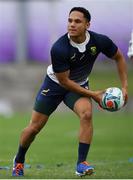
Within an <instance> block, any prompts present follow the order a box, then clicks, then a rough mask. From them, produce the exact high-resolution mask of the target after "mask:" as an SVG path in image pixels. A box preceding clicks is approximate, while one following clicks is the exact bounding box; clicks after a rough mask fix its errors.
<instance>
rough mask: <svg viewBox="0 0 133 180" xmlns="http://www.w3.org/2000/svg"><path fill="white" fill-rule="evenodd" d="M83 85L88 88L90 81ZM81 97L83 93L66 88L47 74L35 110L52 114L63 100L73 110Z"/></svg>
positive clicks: (48, 114)
mask: <svg viewBox="0 0 133 180" xmlns="http://www.w3.org/2000/svg"><path fill="white" fill-rule="evenodd" d="M81 86H82V87H84V88H87V89H88V82H86V83H85V84H84V85H81ZM81 97H83V95H81V94H77V93H74V92H71V91H68V90H66V89H65V88H63V87H61V86H60V85H59V84H57V83H56V82H54V81H53V80H51V79H50V78H49V77H48V76H46V78H45V80H44V82H43V84H42V86H41V88H40V90H39V92H38V94H37V97H36V100H35V104H34V110H35V111H37V112H40V113H42V114H45V115H47V116H50V115H51V114H52V112H53V111H55V109H56V108H57V107H58V105H59V104H60V103H61V102H62V101H63V102H64V103H65V104H66V105H67V106H68V107H69V108H70V109H71V110H73V108H74V104H75V102H76V101H77V100H78V99H79V98H81Z"/></svg>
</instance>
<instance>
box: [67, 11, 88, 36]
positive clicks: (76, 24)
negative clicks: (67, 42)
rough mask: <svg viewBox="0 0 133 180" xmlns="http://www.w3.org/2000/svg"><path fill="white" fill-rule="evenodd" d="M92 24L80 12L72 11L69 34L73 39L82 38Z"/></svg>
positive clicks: (69, 19)
mask: <svg viewBox="0 0 133 180" xmlns="http://www.w3.org/2000/svg"><path fill="white" fill-rule="evenodd" d="M89 25H90V23H89V22H88V21H87V19H86V18H85V17H84V14H83V13H81V12H79V11H72V12H71V13H70V15H69V18H68V33H69V35H70V36H72V37H76V36H82V35H83V34H84V33H85V32H86V30H87V28H88V27H89Z"/></svg>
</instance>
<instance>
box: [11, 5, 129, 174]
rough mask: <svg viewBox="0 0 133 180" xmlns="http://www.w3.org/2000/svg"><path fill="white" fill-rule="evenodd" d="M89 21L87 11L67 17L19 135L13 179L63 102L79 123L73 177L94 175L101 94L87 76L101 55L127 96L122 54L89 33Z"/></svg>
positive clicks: (106, 40) (102, 37) (74, 10)
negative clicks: (95, 115) (95, 118)
mask: <svg viewBox="0 0 133 180" xmlns="http://www.w3.org/2000/svg"><path fill="white" fill-rule="evenodd" d="M90 21H91V15H90V13H89V11H88V10H87V9H85V8H83V7H74V8H72V9H71V10H70V13H69V16H68V27H67V30H68V32H67V33H66V34H65V35H63V36H62V37H60V38H59V39H58V40H57V41H56V42H55V43H54V44H53V46H52V48H51V62H52V63H51V65H49V66H48V68H47V74H46V76H45V79H44V82H43V83H42V85H41V88H40V90H39V92H38V94H37V96H36V100H35V105H34V108H33V112H32V116H31V121H30V123H29V125H28V126H27V127H26V128H25V129H24V130H23V131H22V133H21V137H20V142H19V148H18V152H17V153H16V155H15V158H14V161H13V171H12V175H13V176H23V175H24V162H25V155H26V152H27V150H28V148H29V147H30V145H31V143H32V142H33V140H34V139H35V137H36V135H37V134H38V133H39V132H40V130H41V129H42V128H43V127H44V126H45V124H46V123H47V121H48V119H49V117H50V115H51V114H52V113H53V112H54V111H55V109H56V108H57V107H58V105H59V104H60V103H61V102H62V101H63V102H64V103H65V105H66V106H68V107H69V108H70V109H71V110H72V111H73V112H74V113H76V114H77V116H78V117H79V121H80V128H79V144H78V157H77V162H76V174H77V175H78V176H84V175H91V174H92V173H93V172H94V167H93V166H92V165H90V164H89V163H88V162H87V155H88V153H89V149H90V145H91V141H92V135H93V126H92V99H93V100H94V101H96V102H97V103H98V104H100V102H101V97H102V94H103V92H104V90H98V91H92V90H90V89H89V80H88V76H89V75H90V73H91V71H92V68H93V65H94V63H95V60H96V59H97V56H98V55H99V54H100V53H103V54H105V55H106V56H107V57H109V58H110V59H113V60H114V61H115V62H116V65H117V69H118V74H119V78H120V81H121V88H122V92H123V95H124V98H125V103H126V101H127V94H128V93H127V72H126V63H125V59H124V56H123V54H122V52H121V51H120V50H119V48H118V47H117V45H116V44H115V43H114V42H113V41H112V40H111V39H110V38H109V37H107V36H106V35H102V34H98V33H96V32H92V31H90V30H89V27H90ZM101 81H102V79H101ZM60 148H61V147H60Z"/></svg>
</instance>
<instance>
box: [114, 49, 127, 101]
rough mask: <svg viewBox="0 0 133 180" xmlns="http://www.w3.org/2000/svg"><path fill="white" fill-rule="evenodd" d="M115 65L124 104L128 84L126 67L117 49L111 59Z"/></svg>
mask: <svg viewBox="0 0 133 180" xmlns="http://www.w3.org/2000/svg"><path fill="white" fill-rule="evenodd" d="M112 59H114V60H115V62H116V64H117V69H118V73H119V77H120V81H121V86H122V92H123V96H124V99H125V104H126V102H127V99H128V82H127V67H126V62H125V58H124V56H123V54H122V53H121V52H120V50H119V49H118V50H117V52H116V54H115V55H114V56H113V57H112Z"/></svg>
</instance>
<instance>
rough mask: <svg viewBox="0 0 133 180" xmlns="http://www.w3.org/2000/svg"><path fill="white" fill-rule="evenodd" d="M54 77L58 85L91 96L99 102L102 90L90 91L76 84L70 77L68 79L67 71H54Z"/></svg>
mask: <svg viewBox="0 0 133 180" xmlns="http://www.w3.org/2000/svg"><path fill="white" fill-rule="evenodd" d="M56 77H57V79H58V81H59V83H60V85H61V86H63V87H64V88H65V89H68V90H70V91H72V92H75V93H79V94H82V95H84V96H86V97H91V98H93V99H94V100H95V101H96V102H97V103H99V104H100V102H101V98H102V94H103V93H104V91H91V90H88V89H85V88H83V87H81V86H80V85H79V84H77V83H75V82H74V81H72V80H71V79H69V71H65V72H61V73H56Z"/></svg>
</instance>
